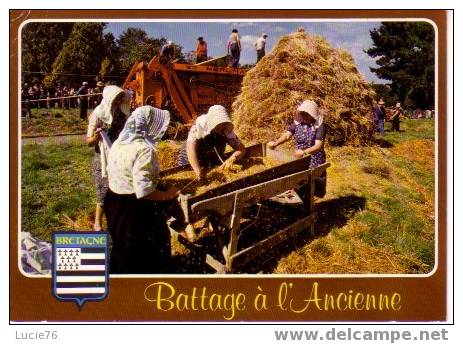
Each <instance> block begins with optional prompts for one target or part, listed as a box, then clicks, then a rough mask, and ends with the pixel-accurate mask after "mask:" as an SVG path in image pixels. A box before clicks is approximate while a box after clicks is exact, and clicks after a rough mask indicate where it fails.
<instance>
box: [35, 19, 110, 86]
mask: <svg viewBox="0 0 463 344" xmlns="http://www.w3.org/2000/svg"><path fill="white" fill-rule="evenodd" d="M105 26H106V24H105V23H76V24H74V27H73V29H72V32H71V34H70V35H69V38H68V39H67V40H66V42H65V43H64V45H63V48H62V49H61V51H60V53H59V55H58V56H57V57H56V60H55V62H54V63H53V68H52V74H49V75H47V77H46V78H45V80H44V83H45V84H46V86H50V85H52V84H55V83H57V82H74V83H80V82H82V80H89V79H92V76H93V75H94V76H96V75H97V74H98V73H99V71H100V70H101V62H102V60H103V59H104V57H105V53H106V49H105V44H104V43H105V41H104V37H103V29H104V28H105Z"/></svg>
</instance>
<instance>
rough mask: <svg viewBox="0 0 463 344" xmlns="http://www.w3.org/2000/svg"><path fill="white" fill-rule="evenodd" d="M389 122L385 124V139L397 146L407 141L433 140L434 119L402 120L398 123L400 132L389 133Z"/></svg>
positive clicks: (390, 124)
mask: <svg viewBox="0 0 463 344" xmlns="http://www.w3.org/2000/svg"><path fill="white" fill-rule="evenodd" d="M391 128H392V123H391V122H386V124H385V130H386V135H385V139H386V140H387V141H388V142H390V143H392V144H397V143H400V142H403V141H409V140H420V139H426V140H434V119H404V120H402V121H401V122H400V132H397V131H390V130H391Z"/></svg>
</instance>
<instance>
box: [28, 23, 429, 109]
mask: <svg viewBox="0 0 463 344" xmlns="http://www.w3.org/2000/svg"><path fill="white" fill-rule="evenodd" d="M106 25H107V24H106V23H70V22H69V23H65V22H63V23H29V24H27V25H26V26H25V27H24V29H23V31H22V37H21V38H22V40H21V47H22V54H21V56H22V61H21V62H22V70H23V73H22V82H23V84H24V83H36V82H38V83H43V84H44V85H45V86H46V87H54V86H56V85H57V84H59V83H76V84H77V83H80V82H81V81H82V80H87V81H90V80H94V81H99V80H101V81H107V80H111V79H113V80H112V81H114V83H120V82H121V81H122V80H123V79H124V78H125V77H126V76H127V74H128V72H129V71H130V68H131V67H132V65H133V64H134V63H135V62H137V61H145V62H148V61H150V60H151V58H152V57H153V56H155V55H156V54H158V52H159V50H160V49H161V47H162V45H163V44H165V43H166V39H165V38H164V37H160V38H153V37H150V36H148V34H147V33H146V32H145V31H144V30H142V29H138V28H128V29H127V30H126V31H124V32H123V33H122V34H121V35H120V36H119V37H118V38H116V37H114V35H113V34H112V33H110V32H105V30H104V29H105V27H106ZM370 36H371V39H372V42H373V44H372V47H371V48H369V49H368V50H366V51H365V53H367V54H368V55H369V56H371V57H373V58H375V59H376V64H377V65H378V67H377V68H370V69H371V71H372V72H374V73H375V74H376V75H377V76H378V77H379V78H380V79H385V80H388V81H389V83H388V84H387V85H386V86H384V85H376V86H375V89H376V91H377V93H378V96H380V97H383V98H385V99H386V101H387V102H388V103H391V104H392V102H395V101H397V102H402V103H403V106H404V107H407V108H412V107H419V108H422V109H432V108H434V86H435V83H434V73H435V46H434V44H435V33H434V29H433V27H432V26H431V24H429V23H426V22H383V23H381V25H380V27H379V28H378V29H374V30H372V31H370ZM182 49H183V47H181V46H179V45H175V48H174V50H175V58H176V59H178V61H179V62H191V61H192V60H193V59H194V57H193V56H190V55H189V53H186V54H184V53H183V52H182ZM249 67H252V66H249Z"/></svg>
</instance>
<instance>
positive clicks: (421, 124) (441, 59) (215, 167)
mask: <svg viewBox="0 0 463 344" xmlns="http://www.w3.org/2000/svg"><path fill="white" fill-rule="evenodd" d="M446 15H447V13H446V11H443V10H430V11H420V10H403V11H393V10H362V11H354V10H352V11H344V10H343V11H309V10H298V11H283V10H282V11H264V12H262V11H238V10H236V11H225V10H224V11H212V10H211V11H169V10H164V11H152V10H149V11H141V10H121V11H115V10H112V11H105V10H53V11H38V10H30V11H28V10H14V11H11V12H10V138H11V142H12V144H11V145H10V157H11V158H10V164H11V169H10V177H11V184H10V199H11V205H10V224H11V226H10V232H9V234H10V322H11V323H23V322H30V323H38V322H49V323H80V322H136V323H145V322H156V323H171V322H176V323H183V322H193V323H195V322H197V323H212V322H214V323H216V322H220V323H235V322H246V323H257V322H269V323H295V322H304V323H305V322H307V323H312V322H330V323H357V322H379V323H385V324H387V323H397V322H399V323H404V322H421V323H423V322H424V323H427V322H441V323H446V322H448V321H450V319H451V315H450V312H451V310H450V309H449V307H448V300H452V299H453V295H449V294H448V293H447V290H448V278H449V277H450V276H451V275H452V273H453V272H452V271H451V270H449V269H448V266H447V259H448V257H450V256H449V254H450V253H449V252H450V251H449V247H448V238H449V237H451V236H452V231H453V229H452V228H447V207H449V206H451V204H450V203H451V200H449V199H447V195H446V189H447V182H448V181H447V180H446V178H447V177H446V176H447V174H446V171H447V152H446V146H447V144H448V142H447V125H446V123H447V120H448V118H449V116H452V114H450V113H448V112H447V103H446V101H447V97H446V92H447V87H448V85H447V59H446V56H447V41H446V40H447V36H446V32H447V30H448V27H447V25H448V23H447V17H446ZM450 258H451V257H450Z"/></svg>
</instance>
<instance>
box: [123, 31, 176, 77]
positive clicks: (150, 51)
mask: <svg viewBox="0 0 463 344" xmlns="http://www.w3.org/2000/svg"><path fill="white" fill-rule="evenodd" d="M166 42H167V40H166V39H165V38H164V37H161V38H151V37H149V36H148V34H147V33H146V32H145V31H144V30H142V29H137V28H133V27H130V28H128V29H127V30H126V31H124V32H123V33H122V34H121V35H120V36H119V39H118V40H117V43H118V47H119V53H120V59H119V62H120V66H121V73H123V75H127V73H128V72H129V71H130V69H131V68H132V66H133V64H134V63H135V62H140V61H143V62H149V61H151V59H152V58H153V57H154V56H156V55H158V54H159V51H160V50H161V47H162V46H163V45H164V44H166ZM182 49H183V47H181V46H180V45H177V44H174V58H175V59H178V60H179V61H184V56H183V55H182Z"/></svg>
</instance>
